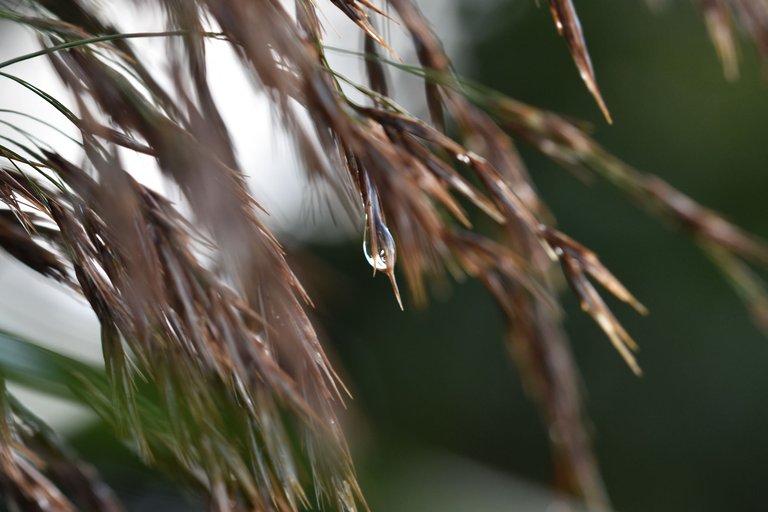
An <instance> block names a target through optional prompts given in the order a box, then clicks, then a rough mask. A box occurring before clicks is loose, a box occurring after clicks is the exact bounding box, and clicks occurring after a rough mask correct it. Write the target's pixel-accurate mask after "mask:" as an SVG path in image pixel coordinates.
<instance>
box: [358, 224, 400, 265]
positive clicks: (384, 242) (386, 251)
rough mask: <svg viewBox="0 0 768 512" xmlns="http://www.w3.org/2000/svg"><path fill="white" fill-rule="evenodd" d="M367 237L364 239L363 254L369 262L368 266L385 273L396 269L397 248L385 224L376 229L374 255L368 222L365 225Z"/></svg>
mask: <svg viewBox="0 0 768 512" xmlns="http://www.w3.org/2000/svg"><path fill="white" fill-rule="evenodd" d="M365 231H366V233H365V236H364V238H363V254H365V259H367V260H368V264H369V265H371V267H373V269H374V270H381V271H383V272H389V271H391V270H392V269H393V268H394V267H395V258H396V248H395V239H394V238H393V237H392V233H390V232H389V229H388V228H387V226H386V225H384V224H379V225H378V226H376V227H375V231H376V241H375V242H376V243H375V248H376V249H375V250H376V252H375V253H374V252H373V251H372V246H374V243H373V241H370V242H369V232H370V229H369V227H368V222H366V223H365Z"/></svg>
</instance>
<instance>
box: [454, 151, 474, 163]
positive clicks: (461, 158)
mask: <svg viewBox="0 0 768 512" xmlns="http://www.w3.org/2000/svg"><path fill="white" fill-rule="evenodd" d="M456 160H458V161H459V162H461V163H463V164H467V165H469V164H470V163H471V162H472V160H471V159H470V158H469V155H467V154H464V153H459V154H458V155H456Z"/></svg>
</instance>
